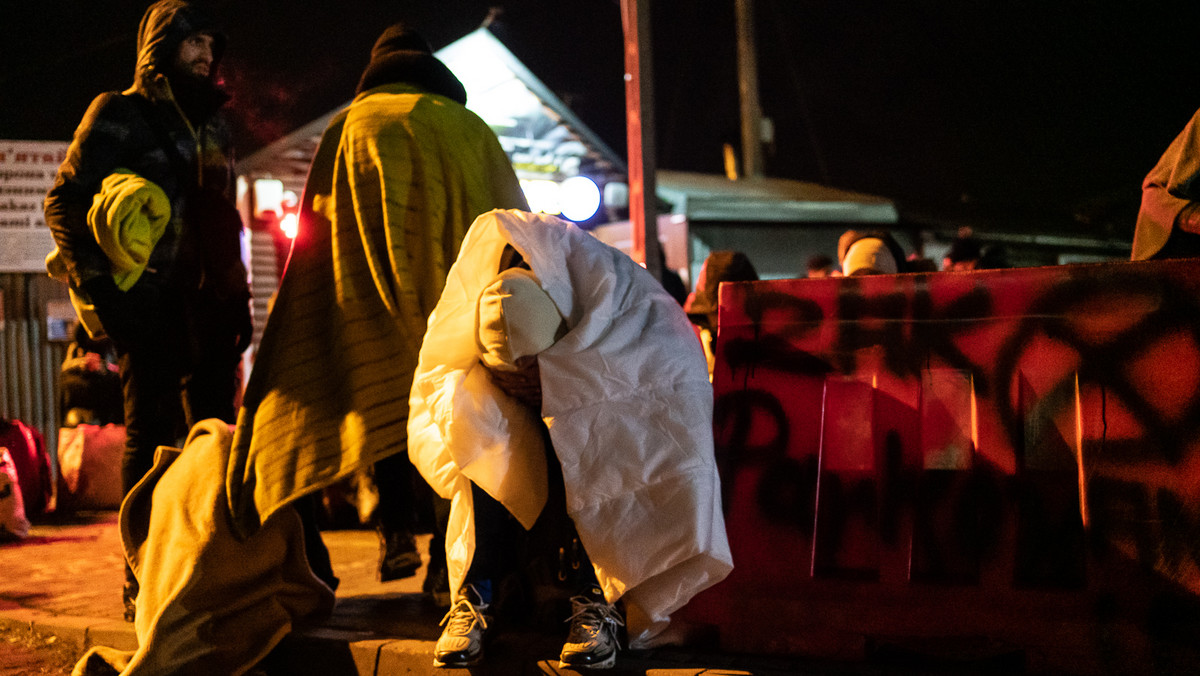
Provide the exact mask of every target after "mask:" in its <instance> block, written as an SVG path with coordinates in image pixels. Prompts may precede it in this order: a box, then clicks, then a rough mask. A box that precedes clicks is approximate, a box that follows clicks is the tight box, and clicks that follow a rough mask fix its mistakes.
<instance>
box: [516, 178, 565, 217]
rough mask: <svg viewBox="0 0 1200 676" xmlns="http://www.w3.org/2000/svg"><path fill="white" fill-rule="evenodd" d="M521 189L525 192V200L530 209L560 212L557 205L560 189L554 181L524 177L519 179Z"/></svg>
mask: <svg viewBox="0 0 1200 676" xmlns="http://www.w3.org/2000/svg"><path fill="white" fill-rule="evenodd" d="M521 191H522V192H524V193H525V201H526V202H529V209H530V211H540V212H542V213H544V214H558V213H561V212H562V207H561V206H560V205H559V204H560V203H559V200H560V195H559V193H560V189H559V186H558V184H557V183H555V182H554V181H547V180H544V179H526V180H522V181H521Z"/></svg>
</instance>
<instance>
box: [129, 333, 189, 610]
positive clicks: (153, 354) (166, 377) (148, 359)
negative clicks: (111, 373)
mask: <svg viewBox="0 0 1200 676" xmlns="http://www.w3.org/2000/svg"><path fill="white" fill-rule="evenodd" d="M119 363H120V366H121V391H122V394H123V397H124V402H125V453H124V455H123V457H122V458H121V490H122V492H123V493H129V491H130V489H132V488H133V487H134V485H136V484H137V482H139V481H141V479H142V477H143V476H145V475H146V473H147V472H149V471H150V468H151V467H152V466H153V463H154V452H155V450H156V449H157V448H158V447H159V446H174V445H175V444H176V441H177V439H176V431H177V430H178V426H179V422H180V420H181V418H182V408H181V403H180V373H179V371H178V370H177V366H178V363H179V357H178V355H177V354H173V353H172V352H171V350H169V349H168V345H167V344H166V343H164V342H157V341H153V340H146V341H142V342H140V343H138V344H135V345H133V346H131V347H130V348H129V349H128V350H127V351H126V350H123V351H122V352H121V353H120V357H119ZM137 592H138V584H137V579H136V578H135V577H134V574H133V570H132V569H131V568H130V567H129V565H128V564H126V565H125V586H124V589H123V591H122V599H123V602H124V605H125V619H126V620H127V621H130V622H132V621H133V617H134V613H135V605H134V600H135V598H136V597H137Z"/></svg>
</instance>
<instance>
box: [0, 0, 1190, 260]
mask: <svg viewBox="0 0 1200 676" xmlns="http://www.w3.org/2000/svg"><path fill="white" fill-rule="evenodd" d="M148 4H149V3H147V2H145V1H144V0H143V1H139V2H133V1H122V0H112V1H106V2H103V3H87V2H82V1H78V0H72V1H65V0H46V1H43V2H38V3H18V2H15V1H14V2H9V3H5V5H6V6H5V9H4V10H3V12H5V13H7V14H6V15H5V16H4V20H3V21H0V25H2V26H3V28H0V34H3V35H4V42H3V45H2V47H0V49H2V51H0V96H2V97H3V98H2V101H3V103H2V104H0V138H14V139H39V140H54V139H61V140H66V139H69V138H70V135H71V133H72V131H73V129H74V127H75V125H76V124H77V123H78V121H79V118H80V117H81V116H82V114H83V112H84V110H85V109H86V107H87V104H88V102H89V101H90V100H91V98H92V97H93V96H95V95H96V94H97V93H99V92H101V91H104V90H108V89H124V88H125V87H127V86H128V85H129V83H130V81H131V78H132V70H133V64H134V51H135V39H136V29H137V23H138V20H139V18H140V17H141V14H142V12H143V11H144V9H145V7H146V6H147V5H148ZM201 4H203V5H205V6H207V7H209V8H210V10H211V12H212V13H213V14H214V15H216V16H217V18H218V20H219V21H220V22H221V24H222V25H223V26H225V27H226V30H227V33H228V34H229V36H230V45H229V51H228V53H227V56H226V59H225V63H224V64H223V68H222V73H223V75H224V77H225V79H226V84H227V86H228V88H229V89H230V91H231V92H232V93H233V95H234V100H233V103H232V105H231V112H232V116H233V119H234V121H235V125H236V128H237V133H238V137H237V138H238V145H239V152H240V154H242V155H245V154H248V153H249V152H252V151H253V150H255V149H257V148H259V147H261V146H263V145H265V144H266V143H269V142H270V141H272V140H274V139H275V138H278V137H279V136H281V135H283V134H285V133H287V132H288V131H291V130H292V129H294V128H296V127H298V126H300V125H302V124H304V123H306V122H308V121H310V120H312V119H314V118H316V117H319V116H320V115H322V114H324V113H327V112H329V111H330V110H332V109H333V108H335V107H337V106H339V105H340V104H342V103H344V102H345V101H347V100H348V99H349V98H350V97H351V96H352V94H353V90H354V86H355V84H356V82H357V79H358V76H359V74H360V73H361V70H362V68H363V66H364V65H365V64H366V61H367V55H368V53H369V51H370V47H371V44H372V42H373V41H374V39H375V37H376V36H377V35H378V34H379V32H380V31H381V30H382V29H383V28H384V27H385V26H387V25H388V24H390V23H392V22H394V21H396V20H407V21H409V22H410V23H412V24H413V25H415V26H416V27H418V29H420V30H421V31H422V32H423V33H425V35H426V36H427V37H428V38H429V39H430V42H432V43H433V45H434V47H435V48H436V47H440V46H442V45H444V44H446V43H448V42H450V41H452V40H454V39H455V38H457V37H459V36H461V35H463V34H465V33H467V32H469V31H470V30H472V29H474V28H476V27H477V26H479V25H480V24H481V23H483V22H484V21H485V20H486V19H487V17H488V16H489V9H490V8H492V7H495V8H499V9H500V11H499V13H498V14H494V21H493V23H492V24H491V27H492V29H493V31H494V32H495V33H496V34H497V35H498V36H499V37H500V38H501V39H502V40H503V41H504V42H505V43H506V44H507V45H508V46H509V48H510V49H511V50H512V51H513V52H514V53H515V54H516V55H517V57H518V58H520V59H521V60H522V61H524V62H525V63H526V65H527V66H528V67H529V68H530V69H531V70H532V71H533V72H534V73H535V74H536V75H537V76H539V77H540V78H541V79H542V80H543V81H545V82H546V84H547V85H548V86H549V87H550V88H551V89H552V90H554V91H555V92H556V93H558V94H559V96H560V98H562V99H563V100H564V101H566V102H567V103H568V105H570V106H571V107H572V108H573V110H574V111H575V112H576V114H577V115H578V116H579V117H580V118H581V119H582V120H583V121H584V122H585V123H586V124H588V125H589V126H591V127H592V128H593V129H594V130H595V131H596V132H597V133H599V134H600V135H601V136H602V137H603V138H604V139H605V140H606V141H607V142H608V143H609V145H610V146H612V147H613V149H614V150H616V151H617V152H618V153H622V154H623V153H624V151H625V136H624V127H623V124H624V122H623V120H624V117H623V115H624V108H623V106H624V100H623V96H624V89H623V82H622V74H623V63H622V58H621V46H622V44H621V39H622V38H621V20H620V6H619V3H618V2H617V0H556V1H555V2H546V1H545V0H493V1H492V2H476V1H474V0H454V1H452V2H451V1H448V0H436V1H408V2H403V1H400V2H397V1H393V2H387V1H385V0H336V1H331V2H283V1H281V0H261V1H254V0H249V1H243V2H233V1H231V0H225V1H223V2H222V1H217V2H205V3H201ZM651 4H652V5H653V14H652V32H653V36H654V41H655V53H654V73H655V84H654V86H655V89H656V107H655V111H656V116H657V122H658V125H657V135H658V160H659V166H660V167H662V168H668V169H679V170H691V171H703V172H709V173H720V172H721V171H722V166H723V165H722V159H721V146H722V144H723V143H734V144H735V145H736V144H737V143H738V142H739V138H740V136H739V122H738V100H737V82H736V78H735V72H736V51H735V35H734V29H733V26H734V15H733V0H722V1H721V2H711V3H698V2H695V1H694V0H692V1H688V0H651ZM16 8H19V9H16ZM698 8H702V9H698ZM1198 20H1200V3H1197V2H1195V0H1186V1H1183V0H1179V1H1170V2H1157V3H1145V2H1132V1H1125V2H1115V1H1111V0H1094V1H1092V2H1058V1H1053V0H1052V1H1049V2H1041V3H1014V2H1002V1H1000V0H990V1H964V0H905V1H904V2H894V1H892V2H888V1H883V0H880V1H877V2H863V1H859V0H843V1H839V2H830V1H828V0H823V1H816V0H812V1H810V0H757V28H758V36H757V37H758V43H759V69H760V74H759V79H760V92H761V99H762V108H763V113H764V115H765V116H768V117H770V118H771V119H772V120H773V122H774V124H775V128H776V140H775V143H774V144H773V146H772V147H771V148H769V149H768V151H767V155H766V158H765V164H766V173H767V174H768V175H769V176H777V177H784V178H794V179H800V180H807V181H815V182H820V183H825V184H828V185H832V186H835V187H840V188H848V189H854V190H860V191H864V192H870V193H875V194H879V195H883V196H886V197H890V198H892V199H894V200H896V201H897V203H898V205H899V206H900V207H901V210H902V213H909V214H916V215H931V214H932V215H939V216H942V217H955V216H957V215H988V216H991V217H993V218H1000V219H1002V220H1003V219H1007V220H1009V221H1011V222H1014V223H1029V224H1031V227H1032V225H1033V224H1037V227H1062V228H1066V229H1071V228H1074V229H1076V230H1077V231H1078V230H1080V229H1085V230H1086V229H1094V230H1095V231H1096V232H1097V234H1098V235H1103V236H1116V237H1129V236H1131V233H1132V218H1133V215H1134V213H1136V208H1137V201H1138V199H1139V194H1140V191H1139V186H1140V182H1141V179H1142V177H1143V176H1144V175H1145V174H1146V172H1147V171H1148V170H1149V169H1150V167H1151V166H1152V165H1153V164H1154V162H1155V160H1156V159H1157V157H1158V155H1159V154H1160V153H1161V152H1162V150H1163V149H1164V148H1165V147H1166V145H1167V144H1168V143H1169V142H1170V141H1171V139H1172V138H1174V136H1175V134H1176V133H1178V131H1179V130H1180V129H1181V128H1182V126H1183V125H1184V124H1185V123H1186V122H1187V120H1188V118H1189V117H1190V115H1191V114H1192V113H1193V112H1194V111H1195V110H1196V109H1197V108H1198V107H1200V86H1198V83H1200V58H1198V56H1197V52H1196V49H1195V47H1196V39H1195V27H1196V26H1198V25H1200V21H1198Z"/></svg>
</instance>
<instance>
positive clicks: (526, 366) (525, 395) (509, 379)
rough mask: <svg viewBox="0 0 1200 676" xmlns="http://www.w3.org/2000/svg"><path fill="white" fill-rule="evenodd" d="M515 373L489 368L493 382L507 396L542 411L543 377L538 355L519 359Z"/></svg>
mask: <svg viewBox="0 0 1200 676" xmlns="http://www.w3.org/2000/svg"><path fill="white" fill-rule="evenodd" d="M516 366H517V369H516V370H515V371H501V370H499V369H493V368H488V367H487V366H486V365H485V366H484V368H487V370H488V374H489V375H490V376H491V378H492V382H493V383H495V384H496V387H499V388H500V389H501V390H503V391H504V393H505V394H507V395H509V396H510V397H512V398H514V399H516V400H517V401H519V402H521V403H522V404H525V405H526V406H529V407H530V408H532V409H534V410H535V411H541V410H542V377H541V371H540V370H539V369H538V361H537V355H528V356H525V357H521V358H519V359H517V362H516Z"/></svg>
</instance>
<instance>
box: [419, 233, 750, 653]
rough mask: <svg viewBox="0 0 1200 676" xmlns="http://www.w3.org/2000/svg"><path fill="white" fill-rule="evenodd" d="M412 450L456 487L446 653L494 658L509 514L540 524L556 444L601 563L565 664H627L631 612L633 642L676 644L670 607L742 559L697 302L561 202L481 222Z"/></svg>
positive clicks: (447, 297)
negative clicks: (490, 652)
mask: <svg viewBox="0 0 1200 676" xmlns="http://www.w3.org/2000/svg"><path fill="white" fill-rule="evenodd" d="M547 430H548V434H546V432H547ZM544 435H545V436H544ZM546 438H548V440H549V443H550V446H551V447H552V453H553V455H551V456H548V455H547V449H546V445H545V442H544V439H546ZM409 454H410V457H411V458H412V460H413V463H414V464H415V465H416V467H417V468H418V469H419V470H420V471H421V473H422V475H423V476H424V477H425V479H426V480H427V481H428V482H429V483H430V485H431V486H433V488H434V490H436V491H437V492H438V493H439V494H440V495H442V496H443V497H445V498H448V499H450V500H451V501H452V506H451V513H450V522H449V526H448V528H447V534H446V557H447V561H448V565H449V571H450V583H451V589H452V590H456V591H455V598H454V603H453V606H452V608H451V610H450V613H449V614H447V616H446V619H445V620H444V624H445V629H444V630H443V633H442V637H441V638H440V639H439V641H438V643H437V646H436V648H435V656H434V663H435V665H437V666H455V667H458V666H468V665H471V664H475V663H477V662H478V661H479V660H480V659H481V657H482V655H483V638H484V634H485V632H486V630H487V628H488V620H489V617H488V605H489V604H490V602H491V598H490V584H491V582H492V579H491V578H490V577H489V576H490V575H492V573H493V570H492V569H490V568H489V566H491V565H492V562H494V560H495V558H496V553H497V551H498V550H500V549H502V548H504V546H505V544H506V543H505V542H504V541H503V539H502V538H500V537H498V536H497V530H496V529H495V528H494V527H493V525H494V523H495V519H496V513H497V510H499V511H500V513H501V516H502V517H507V516H508V515H509V514H511V516H512V517H513V518H515V519H516V520H517V521H518V522H519V523H520V524H521V525H522V526H524V527H525V528H526V529H529V528H531V527H532V526H533V524H534V522H535V521H536V520H537V519H538V516H539V514H540V513H541V512H542V509H543V507H544V506H545V505H546V500H547V485H548V483H549V482H548V480H547V472H548V470H547V466H548V463H547V458H548V457H549V458H550V460H551V462H550V463H549V464H550V466H551V467H553V469H554V470H555V471H557V469H558V468H559V467H561V472H562V479H563V486H564V488H565V503H566V511H567V514H568V515H569V517H570V519H571V521H572V522H573V524H574V527H575V530H576V531H577V533H578V537H579V540H580V542H581V543H582V545H583V548H584V550H585V551H586V554H587V558H588V560H589V562H590V567H591V570H592V572H594V577H590V576H589V578H587V581H588V582H591V583H592V584H590V585H588V586H587V587H586V588H585V589H583V590H581V592H582V593H580V594H579V595H578V596H576V597H575V598H573V599H572V604H573V610H574V613H573V616H572V618H571V628H570V630H569V634H568V637H567V641H566V644H565V645H564V647H563V651H562V654H561V655H560V661H561V663H562V665H563V666H564V667H588V668H603V667H609V666H612V665H613V664H614V662H615V659H616V654H617V649H618V635H619V627H620V626H622V624H624V623H626V622H627V624H628V627H627V635H628V642H629V646H630V647H632V648H643V647H651V646H654V645H659V644H661V643H664V642H666V640H667V639H666V636H667V634H665V633H664V630H665V629H666V627H667V625H668V623H669V621H670V616H671V614H672V613H674V612H675V611H676V610H678V609H680V608H682V607H683V606H684V605H685V604H686V603H687V602H688V601H689V600H690V599H691V598H692V597H693V596H695V595H696V594H697V593H699V592H700V591H702V590H704V589H706V588H708V587H710V586H711V585H713V584H715V583H717V582H719V581H720V580H722V579H724V577H725V576H726V575H728V574H729V572H730V570H731V569H732V567H733V563H732V557H731V556H730V552H729V543H728V539H727V537H726V533H725V524H724V518H723V516H722V512H721V504H720V486H719V481H720V480H719V478H718V475H717V469H716V462H715V459H714V456H713V441H712V388H711V385H710V384H709V381H708V371H707V367H706V364H705V360H704V353H703V351H702V349H701V346H700V344H699V342H698V341H697V340H696V338H695V334H694V333H693V331H692V328H691V325H690V323H689V322H688V319H687V316H686V315H685V314H684V313H683V310H682V309H681V308H680V306H679V304H678V303H677V302H675V300H674V299H673V298H672V297H671V296H670V295H669V294H667V293H666V292H665V291H664V290H663V288H662V286H661V285H660V284H659V283H658V282H657V281H656V280H655V279H654V278H653V277H652V276H650V274H649V273H647V272H646V271H645V270H644V269H643V268H642V267H641V266H639V265H637V264H636V263H634V262H633V261H632V260H631V259H630V258H629V257H628V256H626V255H625V254H624V253H622V252H620V251H618V250H617V249H614V248H612V247H609V246H608V245H606V244H604V243H602V242H600V241H599V240H597V239H595V238H594V237H592V236H591V235H589V234H588V233H586V232H584V231H583V230H581V229H579V228H578V227H576V226H574V225H572V224H568V223H566V222H565V221H562V220H559V219H557V218H554V217H552V216H547V215H544V214H531V213H528V212H524V211H516V210H507V211H504V210H496V211H491V212H488V213H486V214H483V215H481V216H480V217H479V218H477V219H476V220H475V222H474V224H473V225H472V226H471V229H470V231H468V233H467V236H466V239H465V240H464V241H463V246H462V249H461V251H460V253H459V256H458V259H457V261H456V262H455V264H454V266H453V267H452V268H451V270H450V273H449V276H448V279H447V283H446V286H445V290H444V291H443V293H442V296H441V298H440V300H439V302H438V305H437V307H436V308H435V309H434V311H433V314H432V315H431V316H430V319H429V327H428V332H427V334H426V336H425V341H424V343H423V344H422V347H421V353H420V362H419V365H418V367H417V372H416V376H415V379H414V383H413V388H412V395H411V400H410V419H409ZM554 461H557V462H554ZM618 603H619V605H618ZM622 610H623V611H624V612H623V613H622Z"/></svg>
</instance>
